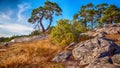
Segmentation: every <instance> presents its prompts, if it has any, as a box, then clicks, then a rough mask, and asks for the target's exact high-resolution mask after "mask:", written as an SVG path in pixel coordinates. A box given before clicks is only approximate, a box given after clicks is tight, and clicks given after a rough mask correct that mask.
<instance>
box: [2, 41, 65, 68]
mask: <svg viewBox="0 0 120 68" xmlns="http://www.w3.org/2000/svg"><path fill="white" fill-rule="evenodd" d="M3 49H6V50H4V51H0V60H1V61H0V68H23V67H24V68H63V64H62V63H51V62H50V59H51V58H53V56H54V55H55V54H56V53H57V52H58V51H60V50H61V49H62V47H59V46H56V45H53V44H51V43H50V40H49V39H44V40H37V41H32V42H22V43H14V44H12V45H9V46H7V47H5V46H3V47H1V48H0V50H3Z"/></svg>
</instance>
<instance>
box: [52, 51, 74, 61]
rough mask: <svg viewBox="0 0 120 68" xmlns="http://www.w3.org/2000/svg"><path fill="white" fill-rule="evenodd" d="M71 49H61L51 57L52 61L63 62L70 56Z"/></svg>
mask: <svg viewBox="0 0 120 68" xmlns="http://www.w3.org/2000/svg"><path fill="white" fill-rule="evenodd" d="M71 54H72V53H71V51H63V52H60V53H58V54H57V55H56V56H55V57H54V58H53V59H52V61H53V62H64V61H66V60H67V59H68V58H69V57H70V56H71Z"/></svg>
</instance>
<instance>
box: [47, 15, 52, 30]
mask: <svg viewBox="0 0 120 68" xmlns="http://www.w3.org/2000/svg"><path fill="white" fill-rule="evenodd" d="M51 24H52V16H51V19H50V23H49V25H48V27H47V29H46V30H48V29H49V28H50V26H51Z"/></svg>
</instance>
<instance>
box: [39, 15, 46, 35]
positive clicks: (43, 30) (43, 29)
mask: <svg viewBox="0 0 120 68" xmlns="http://www.w3.org/2000/svg"><path fill="white" fill-rule="evenodd" d="M42 18H43V16H42V17H41V18H40V21H39V22H40V26H41V28H42V32H43V33H44V32H45V28H44V26H43V24H42Z"/></svg>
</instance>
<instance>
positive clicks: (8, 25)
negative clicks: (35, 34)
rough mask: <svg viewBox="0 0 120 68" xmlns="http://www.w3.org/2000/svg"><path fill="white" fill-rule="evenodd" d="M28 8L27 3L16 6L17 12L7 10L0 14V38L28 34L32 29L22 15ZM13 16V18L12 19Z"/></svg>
mask: <svg viewBox="0 0 120 68" xmlns="http://www.w3.org/2000/svg"><path fill="white" fill-rule="evenodd" d="M29 8H30V5H29V4H27V3H23V4H19V5H18V12H15V11H13V10H12V9H11V10H8V11H6V12H0V37H1V36H4V37H6V36H12V35H25V34H29V33H30V32H31V31H32V30H33V28H32V25H31V24H29V23H28V22H27V17H26V16H25V15H23V13H24V12H25V11H26V10H27V9H29ZM13 16H14V17H13Z"/></svg>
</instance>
